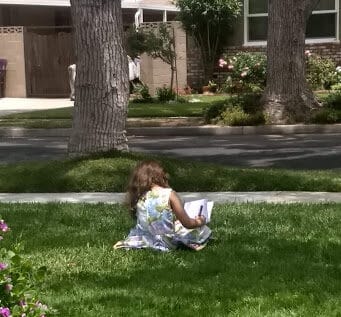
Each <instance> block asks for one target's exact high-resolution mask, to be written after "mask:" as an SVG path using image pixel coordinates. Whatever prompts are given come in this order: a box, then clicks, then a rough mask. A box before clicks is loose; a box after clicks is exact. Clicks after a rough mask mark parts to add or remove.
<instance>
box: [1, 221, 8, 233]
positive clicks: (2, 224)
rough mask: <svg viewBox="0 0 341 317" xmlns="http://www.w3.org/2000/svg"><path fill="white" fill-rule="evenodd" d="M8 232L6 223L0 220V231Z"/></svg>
mask: <svg viewBox="0 0 341 317" xmlns="http://www.w3.org/2000/svg"><path fill="white" fill-rule="evenodd" d="M8 230H9V228H8V226H7V223H6V222H5V221H4V220H3V219H1V220H0V231H2V232H7V231H8Z"/></svg>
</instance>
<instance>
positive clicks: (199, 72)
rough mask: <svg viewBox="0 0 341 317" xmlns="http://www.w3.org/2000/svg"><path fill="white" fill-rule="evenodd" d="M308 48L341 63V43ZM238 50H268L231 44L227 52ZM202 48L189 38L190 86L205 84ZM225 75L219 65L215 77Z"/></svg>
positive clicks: (218, 78)
mask: <svg viewBox="0 0 341 317" xmlns="http://www.w3.org/2000/svg"><path fill="white" fill-rule="evenodd" d="M306 49H307V50H310V51H311V52H312V53H315V54H318V55H320V56H324V57H326V58H330V59H332V60H333V61H334V62H335V63H336V65H337V66H338V65H341V44H340V43H315V44H307V45H306ZM238 52H263V53H265V52H266V47H265V46H229V47H227V48H226V49H225V52H224V53H225V54H227V55H228V56H233V55H235V54H236V53H238ZM199 57H200V50H199V49H198V48H197V47H196V46H195V43H194V41H193V39H191V38H189V37H188V39H187V69H188V71H187V83H188V85H189V86H190V87H192V88H195V89H200V87H201V86H202V85H203V84H207V83H203V74H204V72H203V67H202V65H201V61H200V58H199ZM217 62H218V61H217ZM223 77H224V75H223V74H222V73H219V69H218V67H217V68H216V71H215V73H214V79H215V80H217V81H218V82H221V81H222V78H223Z"/></svg>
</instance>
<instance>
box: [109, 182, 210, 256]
mask: <svg viewBox="0 0 341 317" xmlns="http://www.w3.org/2000/svg"><path fill="white" fill-rule="evenodd" d="M171 191H172V189H171V188H161V187H158V188H153V189H152V190H150V191H148V192H147V193H146V194H145V195H144V196H143V197H142V198H140V200H139V201H138V203H137V208H136V209H137V212H136V216H137V224H136V226H135V227H134V228H133V229H131V230H130V233H129V235H128V237H127V238H126V239H125V240H123V241H119V242H117V243H116V244H115V246H114V247H115V248H116V249H120V248H124V249H143V248H152V249H156V250H160V251H169V250H172V249H176V248H178V247H188V248H191V249H194V250H200V249H202V248H203V247H204V246H205V245H206V243H207V241H208V240H209V238H210V236H211V230H210V229H209V228H208V227H207V226H202V227H199V228H195V229H187V228H185V227H184V226H183V225H182V224H181V223H180V221H179V220H176V218H175V215H174V213H173V212H172V210H171V208H170V206H169V196H170V194H171Z"/></svg>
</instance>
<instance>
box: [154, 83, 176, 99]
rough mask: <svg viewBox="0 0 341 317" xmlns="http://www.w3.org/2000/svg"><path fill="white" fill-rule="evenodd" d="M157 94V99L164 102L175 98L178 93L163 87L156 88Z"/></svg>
mask: <svg viewBox="0 0 341 317" xmlns="http://www.w3.org/2000/svg"><path fill="white" fill-rule="evenodd" d="M156 96H157V100H158V101H160V102H162V103H163V102H167V101H171V100H175V97H176V93H175V92H174V91H173V90H172V89H170V88H168V87H162V88H157V89H156Z"/></svg>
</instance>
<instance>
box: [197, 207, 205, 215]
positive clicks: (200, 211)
mask: <svg viewBox="0 0 341 317" xmlns="http://www.w3.org/2000/svg"><path fill="white" fill-rule="evenodd" d="M203 207H204V206H203V205H201V206H200V210H199V214H198V216H199V217H200V216H201V215H202V208H203Z"/></svg>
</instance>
